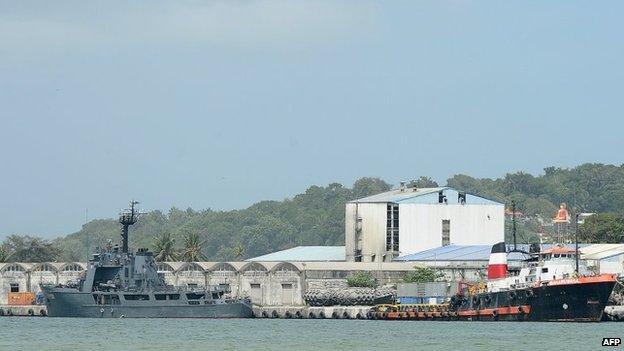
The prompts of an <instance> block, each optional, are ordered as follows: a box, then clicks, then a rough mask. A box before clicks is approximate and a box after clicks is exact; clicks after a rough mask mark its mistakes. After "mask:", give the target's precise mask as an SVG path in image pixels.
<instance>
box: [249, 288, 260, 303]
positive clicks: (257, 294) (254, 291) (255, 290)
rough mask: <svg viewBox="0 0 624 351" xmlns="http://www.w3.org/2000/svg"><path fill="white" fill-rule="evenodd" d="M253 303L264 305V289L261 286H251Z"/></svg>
mask: <svg viewBox="0 0 624 351" xmlns="http://www.w3.org/2000/svg"><path fill="white" fill-rule="evenodd" d="M251 302H252V303H255V304H256V305H262V287H260V284H251Z"/></svg>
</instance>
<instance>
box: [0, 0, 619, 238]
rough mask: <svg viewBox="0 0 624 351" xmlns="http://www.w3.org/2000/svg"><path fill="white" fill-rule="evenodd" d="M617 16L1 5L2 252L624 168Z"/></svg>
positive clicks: (501, 9) (379, 8)
mask: <svg viewBox="0 0 624 351" xmlns="http://www.w3.org/2000/svg"><path fill="white" fill-rule="evenodd" d="M623 11H624V3H623V2H621V1H612V2H609V1H605V2H600V3H595V2H591V1H548V2H543V1H459V0H454V1H413V0H410V1H369V0H354V1H323V0H319V1H302V0H288V1H253V0H245V1H231V0H227V1H198V0H195V1H176V2H172V1H156V0H154V1H141V2H124V1H89V2H84V1H26V0H24V1H5V0H0V162H1V163H0V239H2V238H3V237H5V236H7V235H10V234H15V233H18V234H35V235H41V236H43V237H46V238H53V237H56V236H59V235H65V234H69V233H72V232H75V231H78V230H79V229H80V228H81V225H82V224H83V223H84V222H85V214H86V211H88V219H93V218H110V217H115V216H116V214H117V212H118V211H119V209H121V208H124V207H126V205H127V203H128V202H129V200H130V199H138V200H140V201H141V207H142V208H144V209H147V210H152V209H161V210H165V211H166V210H167V209H169V208H171V206H176V207H178V208H182V209H184V208H187V207H189V206H190V207H192V208H195V209H203V208H213V209H234V208H245V207H247V206H249V205H251V204H253V203H255V202H257V201H260V200H267V199H274V200H281V199H284V198H287V197H291V196H293V195H295V194H297V193H300V192H303V191H305V189H306V188H307V187H308V186H310V185H313V184H317V185H325V184H328V183H331V182H340V183H343V184H345V185H347V186H351V184H353V182H354V181H355V180H356V179H358V178H360V177H363V176H376V177H381V178H383V179H385V180H387V181H388V182H391V183H395V184H396V183H398V182H399V181H400V180H407V179H413V178H416V177H418V176H420V175H428V176H431V177H433V178H434V179H435V180H437V181H438V182H440V183H445V181H446V179H448V178H449V177H451V176H452V175H454V174H458V173H463V174H468V175H471V176H476V177H500V176H503V175H504V174H505V173H507V172H514V171H519V170H522V171H526V172H530V173H533V174H539V173H540V172H541V171H542V169H543V168H544V167H547V166H559V167H573V166H575V165H578V164H581V163H584V162H602V163H612V164H617V165H619V164H622V163H623V160H622V159H623V156H622V149H624V138H623V137H622V130H624V119H623V117H624V114H623V112H624V108H623V104H624V96H623V92H624V90H623V87H622V84H623V82H624V70H623V69H622V68H623V66H622V63H623V62H624V40H622V33H624V21H622V20H621V13H622V12H623Z"/></svg>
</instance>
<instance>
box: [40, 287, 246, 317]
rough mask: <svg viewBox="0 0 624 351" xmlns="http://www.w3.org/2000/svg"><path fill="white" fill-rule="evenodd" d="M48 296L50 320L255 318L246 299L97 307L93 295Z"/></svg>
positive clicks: (63, 291) (67, 292)
mask: <svg viewBox="0 0 624 351" xmlns="http://www.w3.org/2000/svg"><path fill="white" fill-rule="evenodd" d="M46 297H47V299H46V306H47V309H48V316H50V317H80V318H251V317H252V316H253V314H252V308H251V305H250V304H249V303H247V302H246V301H243V300H234V301H222V300H206V301H185V300H176V301H168V300H166V301H152V300H150V301H119V304H98V303H96V302H95V301H94V298H93V294H90V293H83V292H79V291H77V290H75V289H62V288H60V289H59V288H56V289H53V290H51V291H48V292H47V293H46ZM189 302H192V304H189Z"/></svg>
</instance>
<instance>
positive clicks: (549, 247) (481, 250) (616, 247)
mask: <svg viewBox="0 0 624 351" xmlns="http://www.w3.org/2000/svg"><path fill="white" fill-rule="evenodd" d="M512 248H513V245H509V244H508V245H507V251H508V252H509V251H510V250H511V249H512ZM491 249H492V245H448V246H442V247H436V248H433V249H429V250H425V251H421V252H417V253H415V254H411V255H405V256H401V257H398V258H396V259H395V261H488V260H489V258H490V251H491ZM518 249H519V250H523V251H529V245H526V244H519V245H518ZM573 250H574V244H566V245H564V247H559V246H557V245H553V244H544V245H542V252H543V253H548V252H550V253H570V252H574V251H573ZM579 251H580V252H581V258H582V259H584V260H601V259H604V258H608V257H613V256H617V255H622V254H624V244H579ZM525 258H528V257H527V256H526V255H525V254H522V253H520V252H511V253H510V254H509V255H508V257H507V259H508V260H512V261H514V260H517V261H519V260H523V259H525Z"/></svg>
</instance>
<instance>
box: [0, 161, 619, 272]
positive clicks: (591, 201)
mask: <svg viewBox="0 0 624 351" xmlns="http://www.w3.org/2000/svg"><path fill="white" fill-rule="evenodd" d="M413 184H414V185H416V186H418V187H431V186H437V183H436V182H435V181H433V180H432V179H431V178H429V177H420V178H418V179H417V180H415V181H413ZM447 184H448V185H449V186H452V187H455V188H458V189H462V190H465V191H468V192H470V193H474V194H478V195H482V196H485V197H489V198H493V199H496V200H498V201H501V202H505V203H506V204H509V203H511V201H512V200H514V201H515V202H516V204H517V210H518V211H522V212H523V213H524V214H525V217H523V218H521V219H519V221H518V238H519V242H532V241H533V242H534V241H535V240H536V237H535V233H536V232H539V231H540V230H543V228H541V227H540V226H541V224H540V223H547V222H548V221H549V220H550V218H552V217H553V216H554V214H555V213H556V210H557V208H558V206H559V204H560V203H561V202H566V203H567V204H568V208H569V209H570V210H571V212H573V213H576V212H596V213H599V215H597V216H594V217H590V218H589V219H588V220H587V221H586V223H585V224H584V225H583V226H582V227H581V238H582V240H583V241H585V242H611V243H613V242H623V241H624V237H623V231H624V214H623V213H624V212H623V211H622V210H623V209H624V166H614V165H604V164H583V165H580V166H578V167H575V168H571V169H566V168H555V167H548V168H546V169H544V173H543V174H542V175H539V176H533V175H531V174H528V173H524V172H517V173H510V174H506V175H505V176H504V177H502V178H498V179H489V178H483V179H480V178H473V177H470V176H467V175H463V174H458V175H455V176H453V177H452V178H450V179H448V181H447ZM390 188H391V186H390V184H388V183H386V182H385V181H383V180H381V179H378V178H362V179H359V180H358V181H356V182H355V184H354V185H353V187H352V188H348V187H345V186H343V185H341V184H338V183H332V184H329V185H327V186H324V187H323V186H311V187H310V188H308V189H307V190H306V191H305V193H303V194H299V195H296V196H294V197H293V198H292V199H286V200H283V201H262V202H259V203H257V204H254V205H252V206H250V207H249V208H247V209H243V210H233V211H213V210H210V209H207V210H201V211H196V210H193V209H190V208H189V209H186V210H180V209H177V208H172V209H171V210H169V211H168V212H167V213H163V212H161V211H151V212H149V213H147V214H144V215H143V216H142V217H141V219H140V220H139V222H138V223H137V224H136V225H135V226H133V228H132V230H131V233H132V234H131V236H130V246H131V247H132V248H135V249H136V248H138V247H148V248H150V249H152V250H154V249H157V250H155V251H156V254H158V255H160V256H159V257H160V258H162V259H163V260H168V259H174V258H176V259H185V260H195V259H201V260H241V259H245V258H249V257H254V256H258V255H263V254H266V253H269V252H273V251H276V250H281V249H286V248H290V247H294V246H298V245H342V244H343V243H344V209H345V202H347V201H349V200H353V199H357V198H360V197H364V196H368V195H371V194H375V193H379V192H382V191H386V190H389V189H390ZM506 232H507V234H509V232H510V225H508V227H507V228H506ZM20 237H23V236H19V235H18V236H11V237H9V238H8V239H7V240H5V242H4V244H3V245H0V261H17V260H21V261H36V260H45V259H44V258H45V257H50V260H54V259H58V260H81V261H84V260H86V259H87V258H88V257H89V255H90V254H91V253H92V252H93V250H94V249H95V248H96V247H98V246H101V245H103V244H105V243H106V242H107V241H108V240H112V241H113V243H117V242H119V238H120V226H119V224H118V223H117V220H116V219H99V220H93V221H91V222H89V223H87V224H86V225H84V226H83V228H82V229H81V230H80V231H79V232H77V233H74V234H70V235H67V236H65V237H62V238H59V239H56V240H54V241H53V242H52V243H50V242H48V241H46V240H42V239H39V238H33V237H26V239H28V240H21V239H20ZM507 238H508V241H510V238H509V235H507ZM33 241H34V242H33ZM54 248H57V249H58V250H54ZM46 255H47V256H46Z"/></svg>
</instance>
